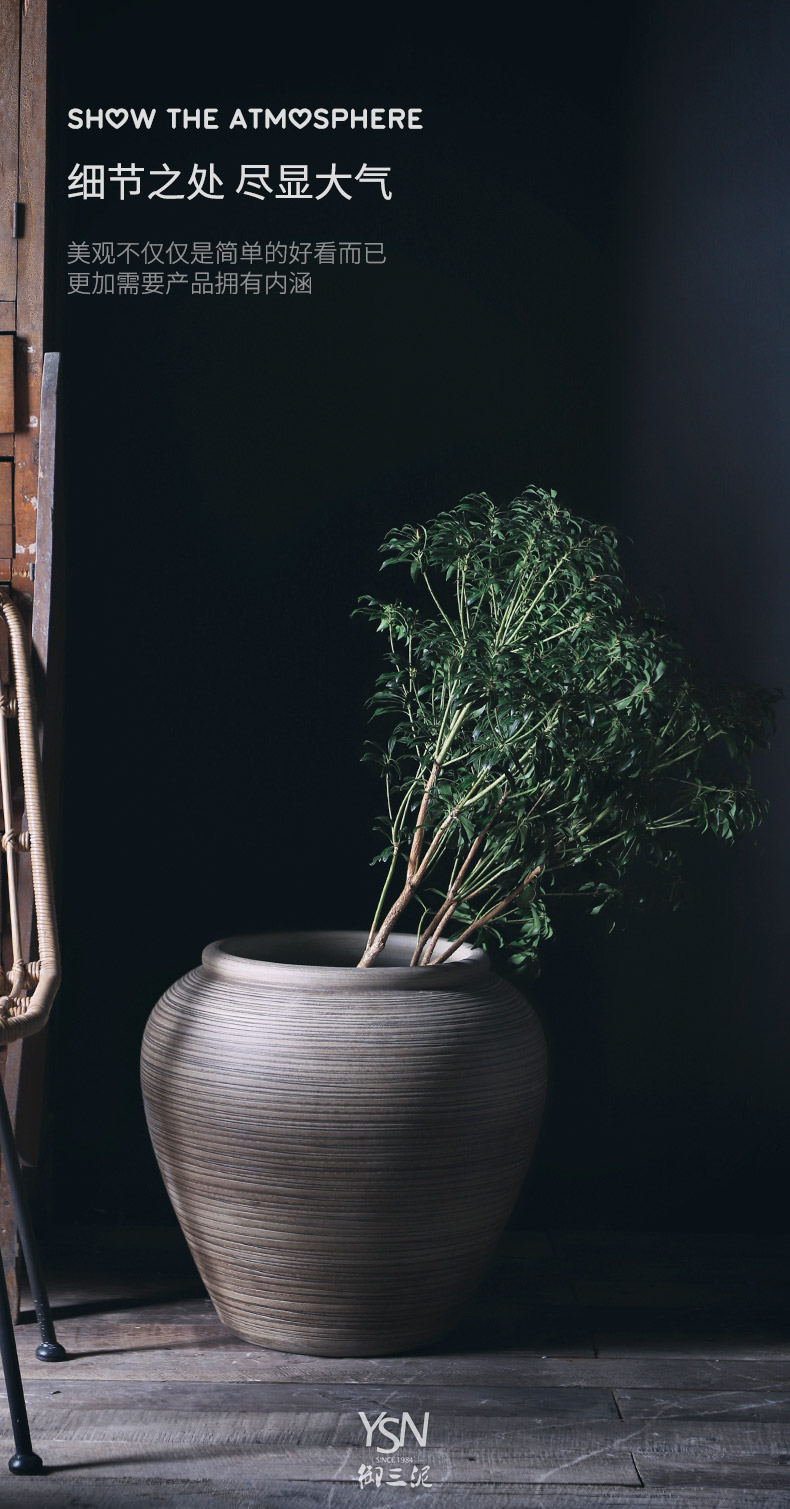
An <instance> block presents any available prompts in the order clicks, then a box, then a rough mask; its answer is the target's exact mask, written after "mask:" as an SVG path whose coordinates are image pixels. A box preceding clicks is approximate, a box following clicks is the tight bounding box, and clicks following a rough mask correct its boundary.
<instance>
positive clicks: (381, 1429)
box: [358, 1410, 430, 1455]
mask: <svg viewBox="0 0 790 1509" xmlns="http://www.w3.org/2000/svg"><path fill="white" fill-rule="evenodd" d="M358 1413H359V1418H360V1420H361V1421H362V1424H363V1425H364V1427H365V1430H366V1432H367V1440H366V1442H365V1445H366V1446H367V1447H368V1449H370V1447H371V1446H372V1445H373V1433H374V1431H378V1433H379V1435H380V1436H385V1437H386V1438H387V1440H388V1441H391V1442H392V1445H391V1446H379V1444H378V1442H377V1443H376V1451H379V1452H383V1453H385V1454H386V1455H391V1454H392V1452H393V1451H397V1450H398V1448H400V1449H401V1450H403V1447H404V1446H405V1445H406V1428H407V1426H408V1428H409V1430H410V1431H411V1433H412V1435H413V1436H414V1439H415V1441H416V1442H417V1444H418V1445H419V1446H425V1445H426V1443H427V1440H428V1421H429V1419H430V1412H429V1411H428V1410H426V1411H425V1415H424V1417H423V1422H422V1435H420V1432H419V1431H418V1429H417V1426H416V1425H415V1423H414V1421H413V1420H412V1417H411V1415H409V1414H407V1413H406V1412H405V1411H404V1413H403V1414H402V1415H401V1416H400V1417H399V1416H398V1415H388V1414H387V1412H386V1410H382V1411H381V1414H380V1415H378V1416H377V1417H376V1419H375V1420H374V1421H373V1423H372V1424H371V1422H370V1420H369V1419H368V1417H367V1415H366V1414H365V1412H364V1410H359V1411H358ZM391 1425H399V1426H400V1429H399V1431H398V1432H396V1431H394V1430H390V1429H389V1426H391Z"/></svg>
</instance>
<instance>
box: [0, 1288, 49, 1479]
mask: <svg viewBox="0 0 790 1509" xmlns="http://www.w3.org/2000/svg"><path fill="white" fill-rule="evenodd" d="M0 1357H2V1361H3V1374H4V1376H5V1387H6V1393H7V1394H8V1408H9V1410H10V1411H11V1429H12V1430H13V1432H14V1455H13V1456H12V1457H11V1458H10V1460H9V1463H8V1467H9V1470H10V1471H11V1472H16V1473H19V1474H20V1475H24V1476H30V1475H32V1474H33V1473H37V1472H41V1471H42V1469H43V1466H44V1464H43V1462H42V1460H41V1458H40V1457H39V1456H36V1453H35V1452H34V1450H33V1443H32V1441H31V1439H30V1426H29V1424H28V1419H27V1406H26V1404H25V1391H24V1389H23V1387H22V1375H21V1373H20V1371H19V1357H18V1355H17V1350H16V1340H15V1338H14V1323H13V1321H12V1319H11V1307H10V1305H9V1303H8V1291H7V1289H6V1286H5V1278H4V1277H3V1275H2V1273H0Z"/></svg>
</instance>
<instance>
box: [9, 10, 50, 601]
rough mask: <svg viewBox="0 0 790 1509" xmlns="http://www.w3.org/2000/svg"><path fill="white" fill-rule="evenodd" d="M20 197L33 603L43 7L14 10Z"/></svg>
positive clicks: (18, 574) (19, 537) (21, 461)
mask: <svg viewBox="0 0 790 1509" xmlns="http://www.w3.org/2000/svg"><path fill="white" fill-rule="evenodd" d="M21 12H22V15H21V36H20V92H19V193H18V196H17V197H18V198H19V200H20V202H21V203H23V204H24V206H25V234H24V236H23V237H22V238H21V240H20V241H18V242H17V257H18V263H17V294H16V297H17V326H16V328H17V348H16V355H17V372H16V405H17V415H16V441H15V450H14V454H15V458H16V490H15V498H14V523H15V529H16V547H17V548H16V554H15V556H14V563H13V576H12V585H13V586H14V588H15V589H16V591H17V592H20V593H22V594H24V596H26V597H27V598H31V597H32V595H33V577H32V572H31V566H32V565H33V563H34V559H35V540H36V504H37V484H38V440H39V421H40V414H41V371H42V363H43V356H44V217H45V210H46V203H45V170H46V117H47V3H46V0H30V4H27V5H23V6H22V7H21Z"/></svg>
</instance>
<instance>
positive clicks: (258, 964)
mask: <svg viewBox="0 0 790 1509" xmlns="http://www.w3.org/2000/svg"><path fill="white" fill-rule="evenodd" d="M367 937H368V935H367V933H363V932H342V931H337V932H283V933H254V934H249V935H247V936H244V937H231V938H222V939H220V940H218V941H217V942H216V943H210V944H209V945H208V947H207V948H205V949H204V950H203V964H204V967H205V968H207V969H209V970H211V971H212V973H216V974H223V975H226V976H227V975H229V974H231V975H233V976H235V977H236V978H239V977H241V976H244V977H245V978H252V977H254V978H256V979H266V978H271V977H272V976H275V975H276V976H277V978H278V979H283V980H285V979H286V978H288V977H290V978H291V979H292V980H293V982H294V983H296V981H297V978H298V979H300V980H304V979H305V978H306V976H307V975H308V974H309V975H321V976H323V977H324V978H326V977H327V976H331V977H332V978H334V979H337V980H338V982H340V981H341V980H342V983H343V985H344V987H350V988H359V989H365V988H368V989H371V988H372V989H377V988H382V987H384V986H385V983H386V986H392V985H395V984H397V985H398V987H401V986H405V987H407V988H413V989H423V990H430V989H433V988H435V987H436V986H438V985H449V984H456V985H458V984H460V983H461V977H463V979H464V980H466V979H469V978H470V975H471V974H475V975H477V974H478V973H483V972H486V971H488V968H489V962H488V956H487V954H485V953H484V952H483V950H482V949H480V948H473V947H472V946H471V944H469V943H462V944H461V945H460V947H459V948H458V949H457V950H456V952H455V953H454V954H453V956H452V958H451V959H449V960H448V961H447V963H446V964H431V965H426V966H423V967H418V966H414V965H411V964H410V960H411V957H412V954H413V953H414V949H415V946H416V943H417V935H416V933H392V934H391V935H390V937H389V938H388V939H387V942H386V945H385V947H384V949H383V950H382V952H381V953H380V954H379V956H378V958H377V959H375V960H374V962H373V964H371V965H370V966H369V967H368V968H367V969H358V968H357V964H358V962H359V959H360V958H361V956H362V954H363V952H364V949H365V945H366V943H367ZM444 946H445V947H446V946H447V945H446V944H445V945H444ZM437 951H438V950H437Z"/></svg>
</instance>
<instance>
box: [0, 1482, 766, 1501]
mask: <svg viewBox="0 0 790 1509" xmlns="http://www.w3.org/2000/svg"><path fill="white" fill-rule="evenodd" d="M13 1488H16V1492H17V1495H18V1497H17V1498H16V1499H12V1498H11V1497H9V1498H7V1499H4V1498H3V1494H2V1488H1V1487H0V1503H4V1502H8V1503H12V1502H13V1503H14V1504H18V1505H19V1506H20V1509H21V1506H23V1505H24V1506H29V1509H46V1506H50V1505H53V1506H55V1505H56V1506H57V1509H174V1506H181V1509H353V1506H356V1505H359V1504H362V1505H364V1503H365V1499H364V1497H363V1498H361V1499H360V1490H359V1488H358V1487H356V1486H352V1485H349V1484H347V1483H333V1484H332V1485H331V1486H330V1487H328V1486H327V1485H326V1484H320V1483H291V1484H288V1483H271V1482H266V1481H257V1482H255V1483H254V1484H253V1483H249V1484H244V1483H242V1484H238V1485H236V1486H233V1485H228V1484H225V1485H219V1484H213V1483H205V1482H204V1483H200V1482H188V1483H187V1482H183V1481H181V1482H179V1481H177V1480H173V1479H171V1480H169V1481H168V1482H164V1483H156V1482H142V1483H141V1482H134V1481H133V1480H131V1479H129V1478H126V1479H123V1480H120V1481H119V1480H111V1479H106V1478H105V1479H103V1480H102V1481H101V1482H98V1483H97V1482H93V1483H92V1482H88V1481H86V1479H85V1478H83V1477H80V1478H79V1479H78V1480H77V1481H76V1482H73V1481H69V1475H68V1474H67V1473H56V1474H55V1475H54V1476H53V1477H51V1478H49V1479H47V1478H24V1479H18V1480H17V1483H16V1484H13V1483H11V1484H9V1488H8V1492H9V1494H11V1490H12V1489H13ZM370 1492H371V1493H374V1497H373V1499H372V1502H373V1503H375V1504H379V1505H382V1506H384V1509H390V1506H392V1505H393V1504H395V1505H397V1504H400V1503H401V1502H402V1500H403V1498H404V1497H405V1496H404V1495H403V1494H401V1493H399V1492H398V1491H397V1490H396V1489H394V1488H393V1489H389V1490H387V1489H386V1488H379V1489H376V1490H371V1491H370ZM368 1499H369V1501H370V1493H369V1495H368ZM429 1502H430V1504H431V1506H432V1509H479V1506H488V1505H491V1506H492V1509H494V1506H496V1509H545V1506H552V1509H747V1506H746V1503H745V1499H744V1494H743V1490H742V1489H740V1488H726V1487H724V1488H722V1487H716V1488H708V1487H698V1488H697V1487H694V1488H648V1487H645V1488H639V1487H629V1488H625V1487H607V1486H596V1485H589V1486H586V1487H582V1488H573V1487H571V1486H569V1485H566V1486H564V1487H561V1488H560V1487H557V1486H555V1485H548V1486H543V1485H541V1484H533V1485H531V1486H530V1489H529V1497H527V1496H526V1495H525V1493H524V1489H523V1488H515V1489H514V1488H512V1487H511V1486H509V1485H508V1484H503V1483H486V1484H481V1483H476V1484H473V1485H469V1484H462V1483H454V1484H453V1485H452V1487H450V1488H447V1489H446V1490H444V1491H443V1490H442V1489H439V1490H438V1491H437V1490H434V1491H433V1492H432V1493H431V1497H430V1501H429ZM748 1509H787V1494H786V1492H785V1490H783V1489H782V1490H772V1489H770V1488H768V1489H758V1490H756V1491H755V1493H754V1496H753V1497H751V1498H750V1500H749V1505H748Z"/></svg>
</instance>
